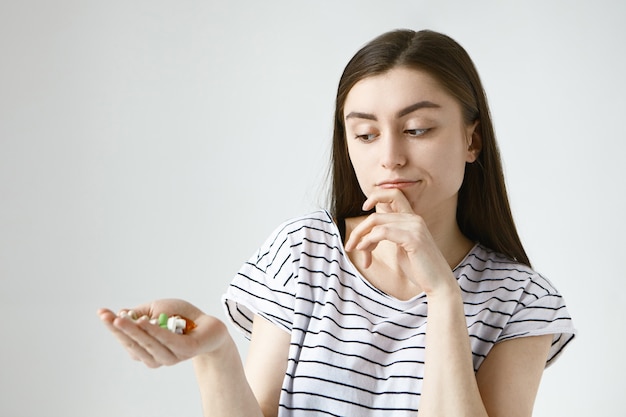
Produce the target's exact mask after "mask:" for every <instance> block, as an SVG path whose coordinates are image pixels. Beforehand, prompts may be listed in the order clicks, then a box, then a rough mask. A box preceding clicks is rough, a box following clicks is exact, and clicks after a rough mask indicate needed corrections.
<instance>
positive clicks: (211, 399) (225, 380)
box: [193, 336, 263, 417]
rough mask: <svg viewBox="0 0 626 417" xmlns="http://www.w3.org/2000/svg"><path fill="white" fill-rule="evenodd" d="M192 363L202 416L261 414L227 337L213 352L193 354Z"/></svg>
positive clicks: (237, 357) (236, 351) (233, 416)
mask: <svg viewBox="0 0 626 417" xmlns="http://www.w3.org/2000/svg"><path fill="white" fill-rule="evenodd" d="M193 366H194V370H195V373H196V379H197V380H198V386H199V388H200V395H201V398H202V409H203V411H204V416H205V417H214V416H232V417H255V416H258V417H263V413H262V412H261V408H260V407H259V404H258V402H257V400H256V398H255V397H254V394H253V392H252V390H251V389H250V385H249V384H248V381H247V379H246V376H245V372H244V368H243V364H242V361H241V357H240V356H239V351H238V350H237V346H236V345H235V342H234V341H233V340H232V338H231V337H230V336H228V337H227V338H226V339H225V341H224V343H223V344H222V346H220V347H219V348H218V349H216V351H214V352H212V353H211V354H205V355H200V356H197V357H195V358H194V359H193Z"/></svg>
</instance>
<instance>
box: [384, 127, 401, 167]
mask: <svg viewBox="0 0 626 417" xmlns="http://www.w3.org/2000/svg"><path fill="white" fill-rule="evenodd" d="M402 139H403V138H401V137H399V136H396V135H386V136H384V137H383V138H382V140H381V141H380V142H381V145H382V146H381V149H380V163H381V165H382V166H383V167H384V168H387V169H394V168H400V167H403V166H404V165H406V162H407V153H406V151H407V149H406V143H405V141H403V140H402Z"/></svg>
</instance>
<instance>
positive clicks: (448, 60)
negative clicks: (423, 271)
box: [330, 30, 530, 266]
mask: <svg viewBox="0 0 626 417" xmlns="http://www.w3.org/2000/svg"><path fill="white" fill-rule="evenodd" d="M398 66H403V67H407V68H413V69H417V70H420V71H425V72H427V73H428V74H429V75H431V76H432V77H434V78H435V79H436V80H437V81H438V82H439V83H440V84H441V86H442V87H443V88H445V89H446V90H447V91H448V92H449V93H450V94H451V95H452V96H453V97H454V98H456V99H457V100H458V102H459V103H460V105H461V108H462V111H463V117H464V118H465V122H466V123H467V124H470V123H473V122H475V121H478V122H479V123H478V127H477V129H479V134H480V136H481V139H482V149H481V151H480V154H479V155H478V158H477V160H476V161H475V162H473V163H468V164H466V166H465V177H464V179H463V184H462V185H461V188H460V190H459V196H458V205H457V214H456V218H457V223H458V225H459V228H460V229H461V232H462V233H463V234H464V235H465V236H467V237H468V238H469V239H471V240H473V241H476V242H480V243H482V244H483V245H485V246H487V247H489V248H491V249H493V250H496V251H498V252H501V253H503V254H505V255H507V256H508V257H510V258H512V259H514V260H517V261H518V262H521V263H523V264H526V265H528V266H530V261H529V260H528V256H527V255H526V252H525V250H524V247H523V246H522V243H521V241H520V238H519V235H518V233H517V229H516V228H515V223H514V221H513V216H512V214H511V208H510V205H509V200H508V197H507V192H506V186H505V182H504V174H503V171H502V163H501V161H500V152H499V150H498V146H497V143H496V138H495V133H494V129H493V124H492V122H491V115H490V113H489V107H488V106H487V97H486V95H485V92H484V90H483V87H482V83H481V81H480V78H479V76H478V72H477V71H476V68H475V66H474V63H473V62H472V60H471V58H470V57H469V55H468V54H467V52H466V51H465V49H463V47H462V46H461V45H459V44H458V43H457V42H455V41H454V40H453V39H451V38H450V37H448V36H446V35H443V34H441V33H437V32H433V31H428V30H423V31H419V32H415V31H412V30H395V31H391V32H387V33H384V34H382V35H380V36H379V37H377V38H375V39H374V40H372V41H371V42H369V43H368V44H366V45H365V46H364V47H363V48H361V49H360V50H359V51H358V52H357V53H356V55H355V56H354V57H353V58H352V59H351V60H350V62H348V65H347V66H346V68H345V70H344V72H343V74H342V76H341V78H340V81H339V87H338V89H337V99H336V107H335V121H334V132H333V145H332V157H331V184H330V186H331V189H330V210H331V214H332V215H333V216H334V217H335V219H337V220H338V221H339V222H340V223H343V220H345V219H346V218H349V217H356V216H360V215H363V214H366V213H365V212H363V211H362V209H361V206H362V205H363V203H364V202H365V199H366V197H365V195H364V194H363V192H362V191H361V188H360V186H359V183H358V181H357V178H356V174H355V172H354V168H353V167H352V163H351V162H350V158H349V156H348V150H347V146H346V138H345V125H344V115H343V113H344V104H345V101H346V97H347V95H348V93H349V92H350V90H351V89H352V87H353V86H354V85H355V84H356V83H357V82H359V81H360V80H362V79H364V78H366V77H371V76H374V75H379V74H383V73H385V72H387V71H389V70H390V69H392V68H395V67H398Z"/></svg>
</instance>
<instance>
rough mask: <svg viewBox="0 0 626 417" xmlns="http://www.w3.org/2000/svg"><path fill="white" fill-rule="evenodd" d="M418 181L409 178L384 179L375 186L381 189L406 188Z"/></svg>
mask: <svg viewBox="0 0 626 417" xmlns="http://www.w3.org/2000/svg"><path fill="white" fill-rule="evenodd" d="M418 182H419V181H415V180H409V179H404V178H400V179H394V180H385V181H381V182H379V183H378V184H376V186H378V187H380V188H383V189H393V188H407V187H411V186H413V185H415V184H417V183H418Z"/></svg>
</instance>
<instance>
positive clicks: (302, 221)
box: [270, 210, 339, 240]
mask: <svg viewBox="0 0 626 417" xmlns="http://www.w3.org/2000/svg"><path fill="white" fill-rule="evenodd" d="M315 236H320V237H331V238H332V237H335V238H336V237H338V236H339V234H338V229H337V226H336V224H335V223H334V221H333V219H332V217H331V215H330V213H328V212H327V211H326V210H317V211H313V212H310V213H307V214H304V215H301V216H298V217H293V218H290V219H288V220H285V221H283V222H282V223H281V224H279V225H278V227H276V228H275V230H274V232H273V233H272V235H271V237H270V240H285V239H288V240H301V239H305V238H311V237H315Z"/></svg>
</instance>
